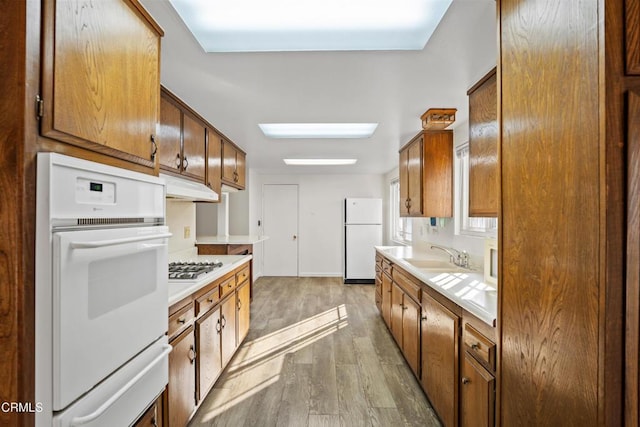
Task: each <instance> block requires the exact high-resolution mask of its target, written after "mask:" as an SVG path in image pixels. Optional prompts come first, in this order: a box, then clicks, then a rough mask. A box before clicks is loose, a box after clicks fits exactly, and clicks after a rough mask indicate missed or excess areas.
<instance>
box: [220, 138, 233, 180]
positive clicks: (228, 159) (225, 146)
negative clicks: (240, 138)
mask: <svg viewBox="0 0 640 427" xmlns="http://www.w3.org/2000/svg"><path fill="white" fill-rule="evenodd" d="M235 174H236V148H235V147H234V146H233V145H231V144H230V143H229V142H227V141H225V140H224V139H223V140H222V180H223V181H226V182H227V183H230V184H234V183H235V181H234V178H235Z"/></svg>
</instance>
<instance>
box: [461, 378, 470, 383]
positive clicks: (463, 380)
mask: <svg viewBox="0 0 640 427" xmlns="http://www.w3.org/2000/svg"><path fill="white" fill-rule="evenodd" d="M470 382H471V380H470V379H469V378H467V377H462V384H465V385H466V384H469V383H470Z"/></svg>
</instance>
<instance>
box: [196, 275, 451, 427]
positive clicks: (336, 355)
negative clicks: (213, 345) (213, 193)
mask: <svg viewBox="0 0 640 427" xmlns="http://www.w3.org/2000/svg"><path fill="white" fill-rule="evenodd" d="M374 292H375V287H374V286H371V285H343V284H342V280H341V279H340V278H288V277H284V278H283V277H262V278H260V279H259V280H257V281H256V283H255V285H254V299H253V303H252V305H251V329H250V330H249V335H248V336H247V339H246V340H245V342H244V343H243V345H242V346H241V347H240V349H239V350H238V352H237V353H236V355H235V357H234V359H233V360H232V361H231V363H230V364H229V366H228V367H227V369H226V370H225V372H224V373H223V374H222V376H221V377H220V379H219V380H218V382H217V383H216V385H215V387H214V389H213V390H212V391H211V393H210V394H209V396H207V398H206V399H205V400H204V402H203V403H202V405H201V407H200V408H199V410H198V412H197V413H196V414H195V416H194V418H193V420H192V421H191V423H190V424H189V426H190V427H201V426H233V427H239V426H260V427H267V426H295V427H302V426H310V427H311V426H344V427H354V426H393V427H396V426H421V427H425V426H439V425H440V423H439V421H438V419H437V417H436V416H435V414H434V413H433V410H432V409H431V407H430V405H429V402H428V401H427V399H426V397H425V396H424V394H423V393H422V390H421V389H420V386H419V384H418V382H417V380H416V379H415V377H414V376H413V374H412V373H411V371H410V369H409V367H408V366H407V365H406V363H405V362H404V359H403V357H402V355H401V354H400V351H399V349H398V348H397V346H396V345H395V342H394V341H393V338H392V337H391V334H390V333H389V331H388V330H387V328H386V327H385V325H384V323H383V322H382V320H381V318H380V316H379V314H378V311H377V309H376V307H375V303H374Z"/></svg>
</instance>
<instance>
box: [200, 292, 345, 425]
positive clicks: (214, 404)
mask: <svg viewBox="0 0 640 427" xmlns="http://www.w3.org/2000/svg"><path fill="white" fill-rule="evenodd" d="M347 317H348V315H347V309H346V307H345V305H344V304H341V305H339V306H336V307H333V308H331V309H329V310H327V311H324V312H322V313H319V314H316V315H315V316H311V317H308V318H306V319H303V320H301V321H299V322H296V323H294V324H292V325H289V326H286V327H284V328H281V329H279V330H277V331H274V332H272V333H270V334H267V335H265V336H262V337H260V338H256V339H254V340H251V341H246V342H245V343H244V345H243V346H242V347H241V348H240V349H239V350H238V353H237V354H236V356H235V358H234V359H233V361H232V363H231V365H230V366H229V369H228V370H227V372H226V373H225V374H224V380H225V383H224V388H214V389H213V390H212V393H214V396H213V397H214V398H213V399H211V400H212V401H211V403H210V404H209V405H208V407H206V408H202V409H203V410H206V411H208V412H207V413H206V414H205V415H204V416H203V418H202V421H204V422H207V421H210V420H212V419H214V418H215V417H217V416H218V415H220V414H221V413H223V412H225V411H227V410H229V409H230V408H232V407H233V406H235V405H237V404H238V403H240V402H242V401H243V400H245V399H247V398H249V397H251V396H253V395H254V394H256V393H259V392H260V391H262V390H264V389H265V388H268V387H269V386H271V385H273V384H275V383H276V382H278V380H279V379H280V372H281V371H282V366H283V363H284V358H285V355H286V354H291V353H295V352H297V351H298V350H300V349H302V348H304V347H306V346H308V345H310V344H312V343H314V342H316V341H318V340H320V339H322V338H324V337H326V336H328V335H330V334H332V333H334V332H336V331H337V330H339V329H342V328H345V327H346V326H347V325H348V321H347ZM240 374H242V375H240Z"/></svg>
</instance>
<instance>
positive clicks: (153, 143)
mask: <svg viewBox="0 0 640 427" xmlns="http://www.w3.org/2000/svg"><path fill="white" fill-rule="evenodd" d="M151 147H152V149H151V160H155V159H156V154H157V153H158V144H156V136H155V135H151Z"/></svg>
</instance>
